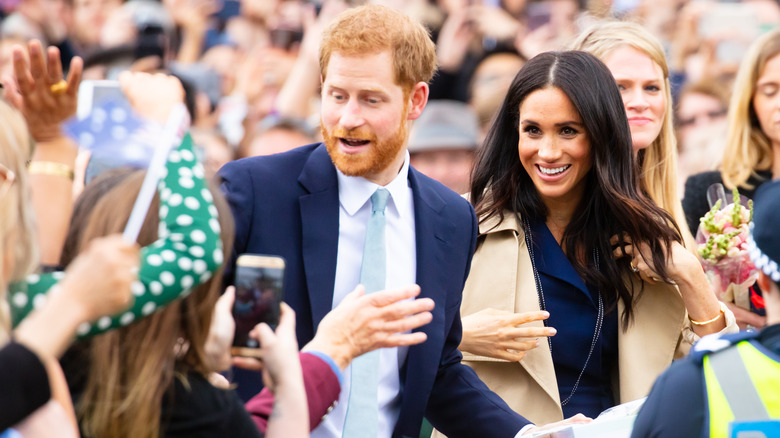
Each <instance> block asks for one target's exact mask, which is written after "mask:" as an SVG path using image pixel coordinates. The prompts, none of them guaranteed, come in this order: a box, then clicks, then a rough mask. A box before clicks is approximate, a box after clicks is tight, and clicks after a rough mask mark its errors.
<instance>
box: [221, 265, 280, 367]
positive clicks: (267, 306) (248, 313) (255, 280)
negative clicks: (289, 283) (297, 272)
mask: <svg viewBox="0 0 780 438" xmlns="http://www.w3.org/2000/svg"><path fill="white" fill-rule="evenodd" d="M284 266H285V263H284V259H283V258H281V257H278V256H270V255H260V254H242V255H240V256H239V257H238V260H236V279H235V288H236V299H235V302H234V303H233V319H234V320H235V322H236V333H235V336H234V337H233V348H232V349H231V352H232V354H233V355H234V356H250V357H259V347H260V343H259V342H258V341H257V340H256V339H254V338H251V337H249V332H250V331H251V330H252V329H253V328H254V327H255V326H256V325H257V324H259V323H261V322H264V323H266V324H268V325H269V326H271V328H272V329H276V326H277V325H279V315H280V313H281V309H280V304H281V302H282V296H283V291H284Z"/></svg>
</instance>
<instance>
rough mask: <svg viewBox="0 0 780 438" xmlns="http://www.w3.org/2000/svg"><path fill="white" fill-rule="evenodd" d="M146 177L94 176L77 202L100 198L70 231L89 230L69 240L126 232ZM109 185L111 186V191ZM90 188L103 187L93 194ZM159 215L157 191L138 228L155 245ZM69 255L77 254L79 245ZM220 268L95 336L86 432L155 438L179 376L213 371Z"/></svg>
mask: <svg viewBox="0 0 780 438" xmlns="http://www.w3.org/2000/svg"><path fill="white" fill-rule="evenodd" d="M144 175H145V172H143V171H140V172H136V173H133V174H130V175H128V174H127V173H125V174H122V173H113V174H112V173H108V172H107V173H106V175H102V176H101V177H100V178H99V179H96V180H95V181H93V183H92V184H90V186H88V188H87V189H86V190H85V191H84V193H82V196H81V197H80V198H79V201H80V202H81V201H82V200H83V199H86V200H87V201H86V202H93V200H94V199H96V198H98V200H97V202H96V203H95V205H94V206H92V209H91V211H87V212H83V211H82V214H79V215H78V216H74V220H73V221H72V222H71V224H70V229H69V234H70V233H74V232H75V231H78V230H81V229H83V232H82V234H81V235H80V236H79V237H78V238H77V239H72V240H70V241H69V244H71V245H76V246H77V247H79V248H84V247H85V246H86V245H87V244H88V243H89V241H91V240H92V239H94V238H96V237H99V236H104V235H107V234H111V233H115V232H119V231H121V230H123V229H124V227H125V225H126V223H127V219H128V217H129V215H130V211H131V210H132V207H133V204H134V202H135V198H136V197H137V194H138V192H139V191H140V188H141V184H142V182H143V178H144ZM106 185H113V187H112V188H110V189H108V190H107V191H106ZM91 191H98V192H101V191H105V193H104V194H102V196H94V194H92V193H90V192H91ZM211 193H212V195H213V197H214V204H215V206H216V207H217V209H218V211H219V220H220V224H221V228H222V241H223V243H224V246H223V248H224V249H225V251H226V252H227V253H229V252H230V247H231V243H232V235H233V225H232V219H231V216H230V214H229V208H228V207H227V203H226V201H225V200H224V198H222V197H221V196H220V194H219V193H218V190H215V189H211ZM85 195H86V196H85ZM98 195H100V193H98ZM77 207H80V208H79V210H84V208H86V209H89V208H90V206H89V205H87V206H81V205H78V204H77ZM81 207H83V208H81ZM158 214H159V200H158V199H157V197H155V199H154V202H153V204H152V206H151V207H150V209H149V213H148V214H147V216H146V220H145V221H144V224H143V226H142V228H141V231H140V233H139V237H138V243H139V244H141V245H149V244H151V243H153V242H154V241H155V240H156V239H157V227H158V222H159V220H158ZM76 240H78V241H76ZM68 254H73V256H74V257H75V251H68ZM64 261H67V260H64ZM221 272H222V271H221V269H220V270H218V271H217V272H216V273H215V274H214V276H212V278H211V279H210V280H209V281H207V282H206V283H203V284H201V285H199V286H196V287H195V288H193V290H192V293H191V294H190V295H189V296H187V297H186V298H183V299H179V300H176V301H174V302H172V303H170V304H169V305H167V306H166V307H165V308H163V309H161V310H160V311H158V312H156V313H154V314H153V315H150V316H148V317H146V318H143V319H142V320H139V321H136V322H135V323H133V324H131V325H129V326H127V327H123V328H121V329H117V330H113V331H110V332H108V333H104V334H102V335H100V336H96V337H95V338H94V339H93V340H92V342H91V344H90V346H89V350H88V354H89V356H88V359H89V363H90V369H89V375H88V377H87V382H86V386H85V389H84V393H83V395H82V397H81V398H80V399H79V401H78V403H77V406H76V409H77V412H78V415H79V420H80V422H81V426H82V430H83V431H84V434H85V436H90V437H109V436H110V437H116V438H130V437H132V438H157V437H158V436H160V434H161V433H160V431H161V412H162V405H163V403H169V402H171V400H169V399H167V398H164V396H165V394H166V391H168V390H169V388H170V387H171V385H172V384H174V379H176V378H178V379H181V380H182V381H183V382H184V383H185V385H186V376H187V373H188V372H196V373H201V374H202V375H204V376H206V375H207V374H208V373H210V372H212V371H215V370H212V369H210V368H209V367H208V365H207V361H206V352H205V343H206V339H207V337H208V332H209V326H210V324H211V317H212V312H213V309H214V306H215V305H216V302H217V299H218V298H219V285H220V280H219V279H220V278H221V277H222V275H221ZM173 402H174V403H175V402H176V401H175V400H174V401H173Z"/></svg>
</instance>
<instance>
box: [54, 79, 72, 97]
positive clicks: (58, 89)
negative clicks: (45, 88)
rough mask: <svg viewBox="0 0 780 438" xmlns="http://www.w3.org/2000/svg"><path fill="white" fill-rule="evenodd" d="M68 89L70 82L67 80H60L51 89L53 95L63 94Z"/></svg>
mask: <svg viewBox="0 0 780 438" xmlns="http://www.w3.org/2000/svg"><path fill="white" fill-rule="evenodd" d="M67 89H68V82H67V81H66V80H65V79H60V81H59V82H57V83H55V84H52V85H51V86H50V87H49V91H51V94H62V93H64V92H65V91H66V90H67Z"/></svg>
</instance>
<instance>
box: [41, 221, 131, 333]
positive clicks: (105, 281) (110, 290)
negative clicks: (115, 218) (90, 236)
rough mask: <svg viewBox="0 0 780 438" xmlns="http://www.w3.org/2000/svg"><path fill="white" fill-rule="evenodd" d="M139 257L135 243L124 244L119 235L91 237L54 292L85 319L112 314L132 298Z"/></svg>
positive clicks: (125, 305) (125, 306) (53, 297)
mask: <svg viewBox="0 0 780 438" xmlns="http://www.w3.org/2000/svg"><path fill="white" fill-rule="evenodd" d="M140 259H141V257H140V248H139V247H138V245H137V244H135V243H132V244H129V243H126V242H125V241H124V240H123V239H122V236H121V235H118V234H117V235H111V236H106V237H100V238H97V239H94V240H92V241H91V242H89V244H87V247H86V249H85V250H84V251H82V252H81V254H79V256H78V257H76V259H75V260H73V262H71V264H70V265H69V266H68V269H67V270H66V271H65V278H63V280H62V281H61V282H60V284H59V287H60V292H59V293H56V295H61V296H62V297H63V298H65V300H66V301H68V300H69V301H71V302H72V303H73V304H74V305H77V306H78V307H80V308H81V309H82V310H83V312H84V315H85V317H84V321H92V320H95V319H97V318H100V317H101V316H106V315H113V314H115V313H117V312H120V311H122V310H124V309H126V308H127V307H129V306H130V304H131V303H132V301H133V294H132V293H131V291H130V285H131V283H132V282H133V281H137V280H138V266H139V263H140ZM50 299H51V300H55V299H57V297H55V295H52V297H51V298H50Z"/></svg>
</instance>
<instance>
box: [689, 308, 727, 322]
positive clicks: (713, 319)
mask: <svg viewBox="0 0 780 438" xmlns="http://www.w3.org/2000/svg"><path fill="white" fill-rule="evenodd" d="M721 315H726V312H724V311H723V307H722V306H721V308H720V311H719V312H718V315H717V316H716V317H715V318H712V319H708V320H706V321H694V320H692V319H691V316H690V315H688V321H690V322H691V324H693V325H707V324H712V323H713V322H715V321H717V320H718V318H720V317H721Z"/></svg>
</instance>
